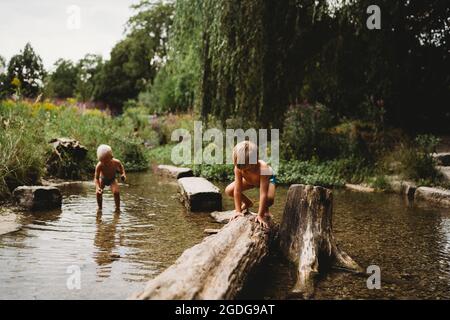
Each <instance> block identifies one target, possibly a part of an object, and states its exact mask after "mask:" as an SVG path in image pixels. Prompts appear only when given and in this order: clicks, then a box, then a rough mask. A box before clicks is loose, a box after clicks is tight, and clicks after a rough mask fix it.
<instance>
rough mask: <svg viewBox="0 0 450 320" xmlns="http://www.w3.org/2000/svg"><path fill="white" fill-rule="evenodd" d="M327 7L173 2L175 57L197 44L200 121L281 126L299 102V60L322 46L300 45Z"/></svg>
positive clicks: (252, 0) (254, 1) (253, 0)
mask: <svg viewBox="0 0 450 320" xmlns="http://www.w3.org/2000/svg"><path fill="white" fill-rule="evenodd" d="M326 7H327V6H326V1H302V3H301V4H299V1H294V0H288V1H281V2H280V1H269V0H244V1H226V0H205V1H198V0H178V1H177V2H176V7H175V8H176V9H175V22H174V26H175V27H174V29H173V37H174V38H175V39H177V40H176V41H174V42H173V44H174V48H175V52H177V53H178V54H179V53H180V52H181V53H182V52H189V50H186V45H187V44H189V46H192V44H194V43H199V44H200V45H199V46H197V47H195V51H196V52H197V53H198V54H199V60H198V61H197V62H196V63H198V65H199V66H200V68H199V72H198V79H199V83H198V87H197V90H196V98H197V99H196V101H197V104H198V105H199V106H200V110H201V114H202V116H203V117H204V118H205V119H207V118H208V117H209V116H210V115H213V116H215V117H216V118H218V119H220V120H222V121H225V120H226V119H227V118H232V117H237V118H245V119H248V121H249V122H252V123H257V124H259V125H261V126H265V127H268V126H280V125H281V123H282V119H283V115H284V112H285V110H286V108H287V106H288V105H289V103H290V102H293V101H295V99H296V98H297V97H298V94H297V92H298V88H299V87H300V86H301V82H302V81H301V80H302V74H301V72H300V70H303V69H304V62H305V61H306V59H302V57H301V55H304V56H308V54H310V52H311V50H314V49H317V48H320V44H319V45H317V44H315V45H313V46H311V45H310V44H306V43H305V47H304V48H302V49H303V50H299V45H300V46H302V45H303V44H304V43H303V41H302V39H303V38H304V37H305V35H308V36H310V35H311V34H312V32H313V31H317V30H319V29H320V28H321V26H323V25H325V24H324V22H323V21H322V22H321V19H322V16H323V15H322V14H321V12H323V11H324V10H325V9H326ZM315 21H317V26H316V25H315V24H314V23H312V22H315ZM316 36H317V35H316ZM318 39H324V38H320V36H319V37H318ZM321 41H322V40H321ZM316 43H317V41H316ZM190 48H192V47H190ZM190 52H192V51H190ZM299 53H300V54H299Z"/></svg>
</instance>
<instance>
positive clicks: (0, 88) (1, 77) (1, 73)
mask: <svg viewBox="0 0 450 320" xmlns="http://www.w3.org/2000/svg"><path fill="white" fill-rule="evenodd" d="M5 69H6V60H5V58H3V57H2V56H0V99H3V98H5V97H6V94H7V90H6V88H5V84H6V73H5Z"/></svg>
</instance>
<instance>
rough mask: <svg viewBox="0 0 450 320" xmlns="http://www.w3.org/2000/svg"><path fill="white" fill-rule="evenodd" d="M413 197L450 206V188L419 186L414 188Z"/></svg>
mask: <svg viewBox="0 0 450 320" xmlns="http://www.w3.org/2000/svg"><path fill="white" fill-rule="evenodd" d="M415 199H419V200H427V201H432V202H434V203H437V204H440V205H443V206H446V207H450V190H447V189H441V188H430V187H419V188H417V190H416V193H415Z"/></svg>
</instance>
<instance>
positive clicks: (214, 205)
mask: <svg viewBox="0 0 450 320" xmlns="http://www.w3.org/2000/svg"><path fill="white" fill-rule="evenodd" d="M178 185H179V187H180V193H181V201H182V202H183V204H184V205H185V207H186V208H187V209H188V210H190V211H205V212H206V211H214V210H222V194H221V193H220V190H219V188H217V187H216V186H215V185H213V184H212V183H211V182H209V181H208V180H206V179H205V178H198V177H188V178H181V179H178Z"/></svg>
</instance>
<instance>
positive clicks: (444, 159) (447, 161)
mask: <svg viewBox="0 0 450 320" xmlns="http://www.w3.org/2000/svg"><path fill="white" fill-rule="evenodd" d="M432 156H433V158H435V159H436V160H437V162H438V163H439V164H440V165H441V166H450V152H440V153H433V154H432Z"/></svg>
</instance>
